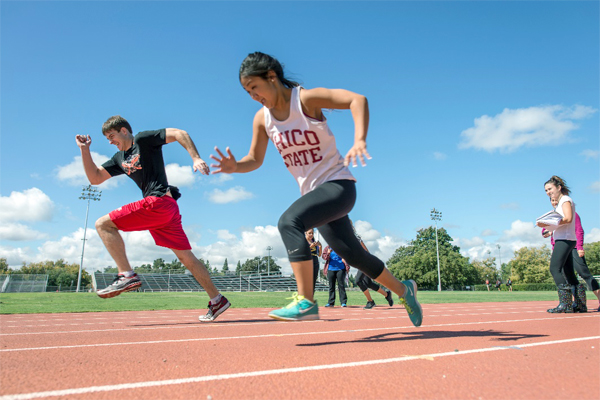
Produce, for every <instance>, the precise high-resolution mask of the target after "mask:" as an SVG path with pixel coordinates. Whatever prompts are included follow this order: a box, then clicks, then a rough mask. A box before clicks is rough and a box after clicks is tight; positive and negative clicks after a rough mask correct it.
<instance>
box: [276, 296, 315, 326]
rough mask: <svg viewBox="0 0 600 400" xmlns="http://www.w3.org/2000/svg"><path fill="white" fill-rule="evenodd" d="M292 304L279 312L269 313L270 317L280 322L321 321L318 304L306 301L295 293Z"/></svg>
mask: <svg viewBox="0 0 600 400" xmlns="http://www.w3.org/2000/svg"><path fill="white" fill-rule="evenodd" d="M288 299H292V302H291V303H290V304H288V305H287V306H286V307H284V308H280V309H279V310H273V311H271V312H270V313H269V317H271V318H274V319H278V320H280V321H304V320H314V319H319V306H318V305H317V302H316V301H315V302H314V303H313V302H311V301H309V300H306V299H305V298H304V296H298V293H294V294H293V295H292V297H288Z"/></svg>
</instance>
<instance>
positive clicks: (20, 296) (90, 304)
mask: <svg viewBox="0 0 600 400" xmlns="http://www.w3.org/2000/svg"><path fill="white" fill-rule="evenodd" d="M223 294H224V295H225V296H227V298H228V299H229V301H230V302H231V304H232V307H235V308H262V307H266V308H268V307H283V306H285V305H287V304H288V303H289V301H290V300H287V299H286V298H287V297H290V296H291V293H289V292H243V293H240V292H224V293H223ZM327 296H328V294H327V292H317V294H316V296H315V298H316V299H317V301H318V302H319V304H321V305H325V304H326V303H327ZM371 296H372V297H373V300H375V303H377V304H379V305H386V304H387V302H386V301H385V299H384V298H383V296H381V295H380V294H378V293H373V292H371ZM590 296H592V297H593V293H592V292H589V293H588V299H589V298H591V297H590ZM394 297H395V296H394ZM548 300H551V301H553V300H558V297H557V294H556V293H555V292H516V291H514V292H505V291H503V292H498V291H491V292H433V291H432V292H427V291H421V292H419V301H420V302H421V303H423V304H437V303H482V302H507V301H548ZM207 304H208V296H207V295H206V293H205V292H200V293H198V292H196V293H182V292H170V293H167V292H162V293H135V292H134V293H124V294H122V295H120V296H117V297H114V298H112V299H101V298H99V297H98V296H97V295H96V294H95V293H55V292H48V293H2V294H0V314H32V313H62V312H93V311H143V310H189V309H205V308H206V306H207ZM364 304H366V298H365V296H364V295H363V294H362V293H361V292H358V291H348V305H349V306H358V305H364ZM336 306H339V303H337V304H336Z"/></svg>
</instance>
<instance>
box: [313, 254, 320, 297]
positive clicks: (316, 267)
mask: <svg viewBox="0 0 600 400" xmlns="http://www.w3.org/2000/svg"><path fill="white" fill-rule="evenodd" d="M312 259H313V290H314V288H316V287H317V278H319V257H315V256H313V258H312Z"/></svg>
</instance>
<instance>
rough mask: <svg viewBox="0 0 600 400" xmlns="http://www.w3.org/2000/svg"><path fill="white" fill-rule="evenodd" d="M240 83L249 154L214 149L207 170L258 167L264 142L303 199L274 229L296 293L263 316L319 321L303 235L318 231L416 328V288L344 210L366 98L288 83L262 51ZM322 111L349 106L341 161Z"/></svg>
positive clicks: (360, 144) (362, 141) (351, 194)
mask: <svg viewBox="0 0 600 400" xmlns="http://www.w3.org/2000/svg"><path fill="white" fill-rule="evenodd" d="M239 79H240V83H241V84H242V87H243V88H244V89H245V90H246V91H247V92H248V94H249V95H250V96H251V98H252V99H253V100H255V101H257V102H259V103H260V104H261V105H262V107H261V109H260V110H258V112H257V113H256V115H255V117H254V123H253V137H252V142H251V145H250V150H249V152H248V154H247V155H246V156H245V157H243V158H242V159H241V160H240V161H237V160H236V159H235V157H234V156H233V154H232V153H231V150H230V149H229V147H227V148H226V153H227V155H225V154H223V153H222V152H221V151H220V150H219V149H218V148H217V147H215V150H216V152H217V153H218V157H216V156H213V155H211V158H212V159H213V160H215V161H216V162H217V164H213V165H212V167H215V168H217V169H216V170H214V171H213V173H234V172H237V173H246V172H250V171H253V170H255V169H257V168H259V167H260V166H261V165H262V163H263V160H264V157H265V152H266V150H267V145H268V142H269V140H272V141H273V143H274V145H275V147H276V148H277V150H278V151H279V153H280V154H281V156H282V158H283V162H284V164H285V166H286V167H287V168H288V170H289V171H290V173H291V174H292V175H293V176H294V178H295V179H296V180H297V182H298V185H299V186H300V192H301V194H302V196H301V197H300V198H299V199H298V200H296V201H295V202H294V203H293V204H292V205H291V206H290V207H289V208H288V209H287V210H286V211H285V212H284V213H283V215H282V216H281V218H280V219H279V223H278V228H279V232H280V234H281V237H282V239H283V242H284V245H285V247H286V249H287V252H288V258H289V260H290V263H291V266H292V270H293V271H294V276H295V277H296V281H297V284H298V293H297V294H296V295H295V296H294V297H293V301H292V303H291V304H289V305H288V306H287V307H285V308H282V309H279V310H274V311H272V312H271V313H269V316H270V317H272V318H274V319H279V320H304V319H319V310H318V305H317V302H316V301H315V300H314V297H313V296H314V293H313V290H312V280H313V272H312V271H313V268H312V259H311V255H310V247H309V245H308V242H307V241H306V239H305V238H304V232H305V231H306V230H308V229H310V228H314V227H317V228H318V229H319V233H320V234H321V235H322V236H323V238H324V239H325V240H326V241H327V243H328V244H329V246H331V247H332V248H333V249H334V250H335V252H336V253H338V254H339V255H340V256H341V257H342V258H344V259H345V260H346V261H347V262H348V263H349V264H351V265H354V266H355V267H356V268H358V269H359V270H361V271H363V272H364V273H365V274H367V275H368V276H370V277H371V278H373V279H375V280H377V281H379V282H380V283H382V284H383V285H384V286H386V287H388V288H389V289H390V290H392V291H393V292H394V293H396V294H397V295H398V296H400V301H401V302H403V303H404V304H406V310H407V311H408V316H409V317H410V319H411V322H412V323H413V324H414V325H415V326H420V325H421V322H422V319H423V313H422V309H421V305H420V304H419V302H418V301H417V285H416V283H415V282H414V281H412V280H407V281H403V282H400V281H399V280H398V279H396V278H395V277H394V276H393V275H392V273H391V272H390V271H389V270H388V269H387V268H385V264H384V263H383V262H382V261H381V260H379V259H378V258H377V257H375V256H373V255H371V254H369V253H368V252H366V251H365V250H364V249H363V248H362V246H361V245H360V243H359V242H358V240H357V239H356V237H355V236H354V233H353V232H352V225H351V224H350V219H349V218H348V213H349V212H350V211H351V210H352V208H353V206H354V203H355V201H356V185H355V181H356V179H355V178H354V177H353V176H352V174H351V173H350V170H349V169H348V165H349V164H352V165H353V166H356V165H357V159H358V160H360V162H361V164H362V165H363V166H364V165H365V158H369V159H370V156H369V153H368V152H367V143H366V139H367V129H368V123H369V107H368V104H367V99H366V98H365V97H364V96H362V95H359V94H356V93H353V92H350V91H348V90H343V89H325V88H316V89H309V90H307V89H304V88H302V87H300V85H299V84H298V83H296V82H293V81H291V80H289V79H287V78H286V77H285V76H284V73H283V67H282V66H281V64H280V63H279V61H277V60H276V59H275V58H273V57H271V56H269V55H267V54H264V53H260V52H255V53H252V54H249V55H248V56H247V57H246V58H245V59H244V61H243V62H242V65H241V67H240V73H239ZM323 109H346V110H347V109H350V110H351V112H352V117H353V118H354V127H355V132H354V145H353V146H352V148H351V149H350V150H349V151H348V153H347V154H346V156H345V157H342V156H341V155H340V153H339V151H338V149H337V147H336V143H335V137H334V136H333V134H332V133H331V131H330V129H329V127H328V125H327V120H326V118H325V116H324V115H323V111H322V110H323Z"/></svg>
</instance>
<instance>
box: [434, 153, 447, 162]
mask: <svg viewBox="0 0 600 400" xmlns="http://www.w3.org/2000/svg"><path fill="white" fill-rule="evenodd" d="M433 158H434V159H436V160H439V161H442V160H445V159H446V158H448V156H447V155H446V154H444V153H440V152H439V151H434V152H433Z"/></svg>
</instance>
